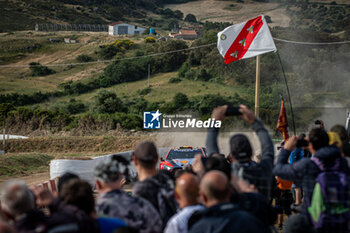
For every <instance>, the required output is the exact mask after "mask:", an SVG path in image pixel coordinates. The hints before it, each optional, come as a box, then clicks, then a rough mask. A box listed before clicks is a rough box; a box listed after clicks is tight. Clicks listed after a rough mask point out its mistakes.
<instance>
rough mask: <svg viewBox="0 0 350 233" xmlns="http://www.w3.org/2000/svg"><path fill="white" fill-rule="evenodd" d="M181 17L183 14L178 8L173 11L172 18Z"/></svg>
mask: <svg viewBox="0 0 350 233" xmlns="http://www.w3.org/2000/svg"><path fill="white" fill-rule="evenodd" d="M183 17H184V14H183V13H182V12H181V11H179V10H176V11H174V18H177V19H181V20H182V19H183Z"/></svg>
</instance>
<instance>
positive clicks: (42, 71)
mask: <svg viewBox="0 0 350 233" xmlns="http://www.w3.org/2000/svg"><path fill="white" fill-rule="evenodd" d="M29 69H30V70H31V71H32V73H31V75H32V76H46V75H50V74H54V73H56V71H54V70H52V69H50V68H48V67H47V66H43V65H41V64H40V63H39V62H31V63H29Z"/></svg>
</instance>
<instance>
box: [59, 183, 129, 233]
mask: <svg viewBox="0 0 350 233" xmlns="http://www.w3.org/2000/svg"><path fill="white" fill-rule="evenodd" d="M60 198H61V199H62V200H63V201H64V202H65V203H67V204H70V205H74V206H76V207H78V208H80V209H81V210H83V211H84V212H85V213H86V214H87V215H89V216H91V217H94V218H97V216H96V213H95V199H94V195H93V191H92V187H91V185H90V184H89V183H88V182H87V181H84V180H80V179H71V180H70V181H69V182H67V183H65V184H64V185H63V186H62V190H61V192H60ZM86 221H91V219H88V218H85V222H86ZM97 221H98V223H99V228H100V232H101V233H114V232H115V230H117V229H118V228H119V227H125V226H126V224H125V222H124V221H123V220H121V219H119V218H107V217H98V218H97ZM84 225H86V226H89V225H91V224H90V223H89V222H87V223H85V224H84ZM89 227H91V226H89Z"/></svg>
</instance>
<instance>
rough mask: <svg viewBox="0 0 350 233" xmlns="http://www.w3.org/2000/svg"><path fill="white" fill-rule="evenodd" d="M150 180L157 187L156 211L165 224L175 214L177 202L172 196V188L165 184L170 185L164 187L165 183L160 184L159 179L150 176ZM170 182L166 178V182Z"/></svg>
mask: <svg viewBox="0 0 350 233" xmlns="http://www.w3.org/2000/svg"><path fill="white" fill-rule="evenodd" d="M150 181H151V182H152V183H153V184H154V185H155V186H156V187H158V192H157V194H156V195H157V204H158V212H159V215H160V218H161V220H162V222H163V224H164V227H165V225H166V224H167V222H168V221H169V219H170V218H171V217H172V216H173V215H174V214H176V212H177V203H176V200H175V196H174V189H172V188H170V187H171V185H170V184H169V185H167V186H170V187H166V185H164V184H163V185H162V184H161V183H160V181H159V180H157V179H155V178H152V179H150ZM169 182H172V181H171V180H168V182H167V183H169Z"/></svg>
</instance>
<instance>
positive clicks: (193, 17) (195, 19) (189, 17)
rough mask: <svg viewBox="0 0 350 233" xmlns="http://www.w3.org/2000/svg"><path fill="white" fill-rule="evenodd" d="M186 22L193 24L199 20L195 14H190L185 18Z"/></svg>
mask: <svg viewBox="0 0 350 233" xmlns="http://www.w3.org/2000/svg"><path fill="white" fill-rule="evenodd" d="M185 21H187V22H191V23H197V18H196V16H194V15H193V14H188V15H186V17H185Z"/></svg>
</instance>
